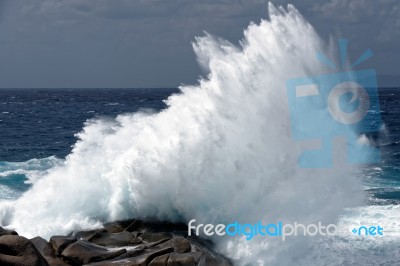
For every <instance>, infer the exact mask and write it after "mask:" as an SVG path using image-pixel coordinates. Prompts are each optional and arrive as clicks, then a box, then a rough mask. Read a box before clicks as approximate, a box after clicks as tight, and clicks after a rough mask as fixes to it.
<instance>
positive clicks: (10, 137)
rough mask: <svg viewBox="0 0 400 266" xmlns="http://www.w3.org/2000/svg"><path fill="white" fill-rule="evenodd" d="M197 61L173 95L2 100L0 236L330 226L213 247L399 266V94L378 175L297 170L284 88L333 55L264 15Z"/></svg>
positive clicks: (387, 109)
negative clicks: (136, 227) (140, 223)
mask: <svg viewBox="0 0 400 266" xmlns="http://www.w3.org/2000/svg"><path fill="white" fill-rule="evenodd" d="M194 50H195V52H196V54H197V56H198V61H199V63H200V64H201V65H202V67H203V68H204V69H205V71H208V73H209V74H208V75H207V76H206V77H204V78H202V79H201V80H200V81H199V84H198V85H193V86H181V87H180V88H179V90H178V89H130V90H128V89H124V90H119V89H108V90H105V89H101V90H98V89H92V90H78V89H74V90H55V89H54V90H50V89H49V90H0V103H1V107H0V108H1V110H0V113H1V118H0V120H1V121H0V123H1V124H0V125H1V132H2V139H1V147H0V149H1V151H0V160H1V164H0V174H1V176H0V182H1V183H0V198H1V200H0V224H1V225H2V226H5V227H6V228H13V229H15V230H17V231H18V232H19V233H20V234H22V235H25V236H27V237H33V236H36V235H40V236H43V237H45V238H48V237H49V236H51V235H54V234H68V233H69V232H71V231H73V230H81V229H90V228H95V227H98V226H99V225H100V224H101V223H102V222H106V221H112V220H117V219H127V218H139V219H149V218H155V219H168V220H171V221H189V220H191V219H196V220H197V222H198V223H214V224H218V223H225V224H226V223H230V222H233V221H238V222H240V223H257V222H258V221H262V222H264V223H269V222H277V221H278V220H279V221H283V222H287V223H293V222H295V221H296V222H299V223H304V224H310V223H317V222H318V221H321V222H322V223H325V224H327V223H332V222H335V223H337V224H338V225H339V228H340V230H339V233H338V235H336V236H334V237H309V238H308V237H302V236H298V237H293V238H290V239H287V240H286V241H282V240H281V239H276V238H263V237H255V238H254V239H252V240H251V241H246V240H245V239H244V238H243V237H228V236H225V237H214V238H212V240H214V241H215V243H216V248H217V249H218V251H220V252H222V253H223V254H225V255H226V256H228V257H230V258H232V259H234V261H235V263H236V264H237V265H398V264H399V263H400V219H399V218H400V205H399V202H400V195H399V191H400V178H399V172H400V169H399V165H400V164H399V160H400V153H399V152H400V142H399V136H400V119H399V113H400V107H399V102H400V94H399V93H398V92H397V89H387V88H381V89H380V90H379V96H380V104H381V116H382V118H383V121H384V126H383V127H382V129H381V130H380V132H378V133H376V134H370V135H368V136H366V137H367V138H368V141H369V142H371V143H373V144H374V145H378V146H379V147H380V148H381V150H382V162H381V163H380V164H376V165H370V166H361V167H348V166H347V165H337V166H335V167H333V168H332V169H301V168H299V167H298V164H297V158H298V155H299V152H300V151H301V147H300V145H299V144H298V143H296V142H295V141H294V140H293V138H292V136H291V132H290V119H289V115H288V99H287V95H286V89H285V88H286V80H287V79H289V78H293V77H304V76H309V75H318V74H321V73H329V69H325V68H324V67H323V66H321V65H320V63H319V62H318V61H317V60H312V58H315V55H316V53H317V52H320V51H324V52H326V53H327V54H329V55H330V56H331V57H333V58H334V56H335V54H334V53H329V51H332V47H330V46H329V44H327V43H325V42H324V41H323V40H321V39H320V37H319V36H318V34H317V33H316V32H315V31H314V29H313V28H312V26H311V25H310V24H308V23H307V21H306V20H305V19H304V18H303V17H302V16H301V14H299V12H298V11H297V10H296V9H295V8H294V7H293V6H288V8H287V9H283V8H275V7H274V6H272V5H270V6H269V20H263V21H261V22H260V23H259V24H255V23H253V24H250V26H249V27H248V28H247V29H246V30H245V31H244V39H243V40H242V42H241V43H240V45H233V44H230V43H228V42H226V41H223V40H220V39H218V38H216V37H213V36H210V35H206V36H204V37H199V38H197V39H196V42H195V43H194ZM309 111H315V112H318V111H320V109H319V107H318V106H313V105H310V110H309ZM315 122H316V123H318V121H315ZM364 139H365V137H364ZM362 155H363V154H360V156H362ZM360 225H367V226H372V225H380V226H383V227H384V230H385V231H384V232H385V235H384V236H383V237H358V236H354V235H353V234H352V233H351V229H352V228H354V227H355V226H360Z"/></svg>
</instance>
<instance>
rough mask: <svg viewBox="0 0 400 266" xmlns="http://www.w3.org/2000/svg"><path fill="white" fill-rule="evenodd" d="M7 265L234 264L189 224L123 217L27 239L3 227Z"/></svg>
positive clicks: (0, 261)
mask: <svg viewBox="0 0 400 266" xmlns="http://www.w3.org/2000/svg"><path fill="white" fill-rule="evenodd" d="M0 265H1V266H39V265H40V266H42V265H43V266H46V265H50V266H67V265H73V266H77V265H97V266H107V265H110V266H112V265H127V266H128V265H130V266H145V265H149V266H166V265H168V266H175V265H176V266H178V265H182V266H194V265H198V266H207V265H210V266H229V265H232V263H231V262H230V261H229V260H228V259H226V258H224V257H223V256H221V255H220V254H217V253H215V252H214V251H213V244H212V243H211V242H209V241H206V240H203V239H200V238H198V237H193V236H188V235H187V226H186V224H172V223H168V222H143V221H140V220H129V221H118V222H113V223H107V224H104V228H101V229H98V230H92V231H81V232H74V233H71V234H70V235H68V236H53V237H51V238H50V241H47V240H45V239H43V238H41V237H35V238H32V239H27V238H25V237H23V236H19V235H18V233H17V232H15V231H9V230H5V229H3V228H1V227H0Z"/></svg>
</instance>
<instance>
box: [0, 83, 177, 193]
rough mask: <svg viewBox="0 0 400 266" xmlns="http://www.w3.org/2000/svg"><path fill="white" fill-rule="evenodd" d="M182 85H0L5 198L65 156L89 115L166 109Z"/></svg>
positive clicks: (0, 182)
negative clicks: (127, 87)
mask: <svg viewBox="0 0 400 266" xmlns="http://www.w3.org/2000/svg"><path fill="white" fill-rule="evenodd" d="M177 92H178V89H165V88H163V89H0V132H1V138H0V199H1V198H3V199H10V198H15V197H16V196H18V195H20V194H21V193H22V192H24V191H25V190H27V189H28V188H29V187H30V184H31V182H30V181H29V178H34V177H35V174H39V173H40V172H41V171H44V170H46V169H48V168H51V167H53V166H54V165H57V163H59V161H61V160H59V159H63V158H65V156H67V155H68V154H69V153H70V152H71V150H72V146H73V144H74V143H75V142H76V141H77V138H76V137H75V134H76V133H78V132H80V131H81V130H82V128H83V126H84V123H85V121H87V120H89V119H96V118H104V117H110V118H115V117H116V116H117V115H118V114H124V113H131V112H136V111H138V110H141V109H153V110H156V111H157V110H161V109H163V108H165V107H166V105H165V103H164V101H163V100H165V99H166V98H167V97H168V96H169V95H171V94H172V93H177Z"/></svg>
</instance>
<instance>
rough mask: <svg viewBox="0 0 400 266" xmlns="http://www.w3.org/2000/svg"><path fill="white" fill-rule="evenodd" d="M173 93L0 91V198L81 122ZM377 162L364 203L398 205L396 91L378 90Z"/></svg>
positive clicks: (51, 157)
mask: <svg viewBox="0 0 400 266" xmlns="http://www.w3.org/2000/svg"><path fill="white" fill-rule="evenodd" d="M178 92H179V90H178V89H164V88H163V89H1V90H0V132H1V138H0V199H11V198H15V197H18V196H19V195H20V194H21V193H23V192H24V191H26V190H27V189H28V188H29V187H30V186H31V182H30V179H34V178H35V175H36V174H39V173H40V172H41V171H45V170H46V169H49V168H51V167H53V166H54V165H57V164H58V163H60V161H62V159H64V158H65V157H66V156H67V155H68V154H69V153H70V152H71V149H72V146H73V145H74V143H75V142H76V141H77V138H76V136H75V134H76V133H78V132H80V131H81V130H82V128H83V126H84V123H85V121H88V120H90V119H93V118H100V117H102V118H103V117H111V118H115V117H116V116H117V115H118V114H124V113H130V112H136V111H138V110H141V109H153V110H156V111H159V110H162V109H163V108H165V107H166V104H165V103H164V100H165V99H166V98H168V96H169V95H171V94H173V93H178ZM379 94H380V106H381V115H382V119H383V121H384V128H383V129H382V131H381V132H380V133H379V134H377V135H376V136H374V138H375V140H376V143H377V145H379V146H380V148H381V151H382V163H381V164H379V165H374V166H370V167H369V168H368V169H367V171H366V173H365V174H364V176H363V181H364V183H365V185H366V191H367V193H368V195H369V199H370V204H399V203H400V93H398V89H380V92H379Z"/></svg>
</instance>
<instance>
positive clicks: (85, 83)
mask: <svg viewBox="0 0 400 266" xmlns="http://www.w3.org/2000/svg"><path fill="white" fill-rule="evenodd" d="M272 2H273V3H275V4H282V5H286V4H287V3H288V2H291V3H293V4H294V5H295V6H296V7H297V8H298V9H299V10H300V11H301V12H302V14H303V15H304V16H305V17H306V18H307V19H308V20H309V21H310V22H311V23H312V24H313V25H314V27H315V28H316V30H317V31H318V33H320V35H321V36H323V37H324V38H328V37H329V35H332V36H334V37H344V38H347V39H349V40H350V54H352V55H353V57H357V56H358V55H359V54H360V53H362V52H363V51H364V50H365V49H367V48H371V49H372V50H373V51H374V54H375V56H374V58H373V59H371V60H370V63H369V64H370V65H371V66H373V67H375V68H376V69H377V71H378V73H379V74H386V75H400V68H399V67H398V62H399V61H400V1H398V0H380V1H376V0H327V1H318V0H292V1H286V0H275V1H274V0H272ZM262 18H264V19H265V18H267V1H266V0H86V1H82V0H0V88H17V87H19V88H21V87H22V88H32V87H34V88H43V87H46V88H47V87H51V88H71V87H78V88H83V87H92V88H98V87H108V88H111V87H119V88H122V87H126V88H128V87H176V86H178V85H180V84H182V83H183V84H193V83H195V82H196V80H197V78H198V76H199V75H200V74H202V72H201V70H200V69H199V67H198V65H197V62H196V59H195V56H194V53H193V51H192V47H191V42H192V41H193V40H194V37H195V36H198V35H202V34H203V31H207V32H209V33H211V34H213V35H217V36H220V37H223V38H225V39H228V40H229V41H231V42H234V43H237V42H238V41H239V40H240V39H241V38H242V33H243V28H245V27H246V26H247V25H248V23H249V22H250V21H255V22H259V21H260V19H262Z"/></svg>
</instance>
